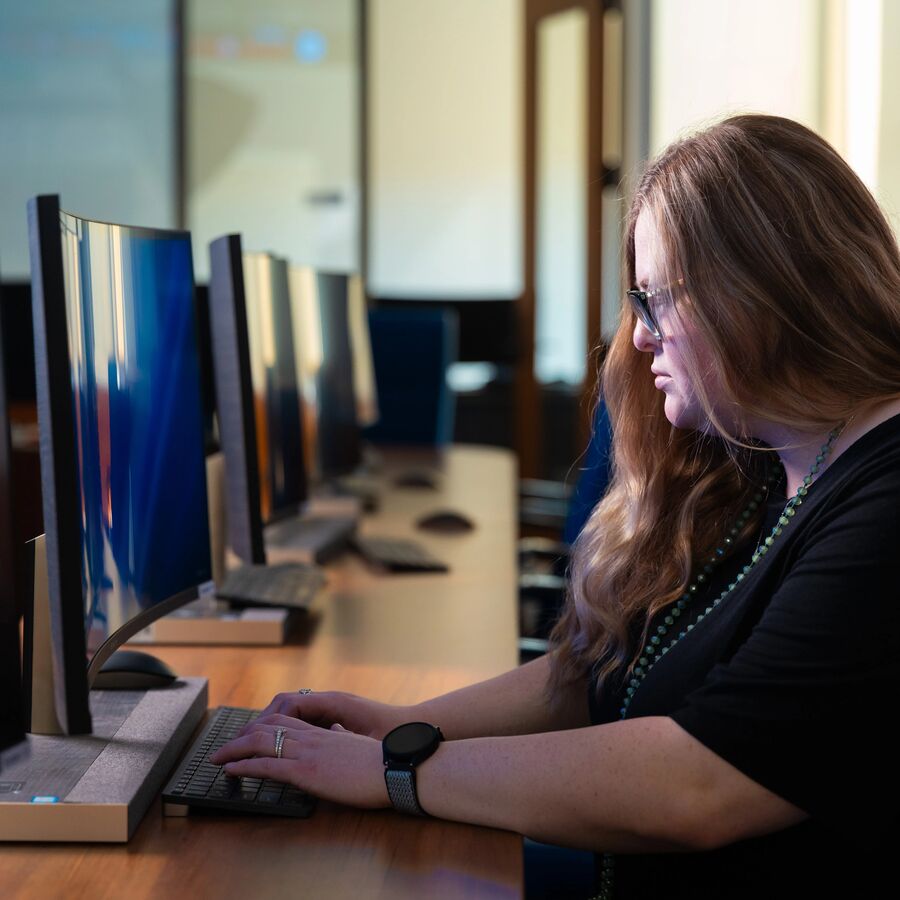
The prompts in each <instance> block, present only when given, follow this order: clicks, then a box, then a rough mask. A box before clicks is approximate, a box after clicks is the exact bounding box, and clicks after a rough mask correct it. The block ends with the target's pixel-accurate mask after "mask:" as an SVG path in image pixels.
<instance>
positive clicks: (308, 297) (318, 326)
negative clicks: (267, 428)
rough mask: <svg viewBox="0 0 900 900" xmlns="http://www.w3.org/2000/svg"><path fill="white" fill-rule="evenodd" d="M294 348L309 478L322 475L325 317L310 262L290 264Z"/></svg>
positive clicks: (304, 450) (316, 477) (304, 449)
mask: <svg viewBox="0 0 900 900" xmlns="http://www.w3.org/2000/svg"><path fill="white" fill-rule="evenodd" d="M289 284H290V294H291V318H292V321H293V324H294V350H295V357H296V360H297V377H298V381H299V383H300V395H301V398H302V401H303V402H302V415H303V453H304V458H305V459H306V466H307V472H309V475H310V478H314V479H318V478H319V477H320V475H321V465H320V461H319V398H318V380H319V369H321V368H322V360H323V358H324V349H323V347H322V318H321V316H320V315H319V298H318V295H317V293H316V273H315V270H314V269H313V268H312V267H311V266H291V267H290V272H289Z"/></svg>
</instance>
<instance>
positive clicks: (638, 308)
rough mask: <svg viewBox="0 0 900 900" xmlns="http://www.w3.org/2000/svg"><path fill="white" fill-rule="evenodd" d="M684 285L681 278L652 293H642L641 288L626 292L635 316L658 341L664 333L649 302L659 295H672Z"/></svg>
mask: <svg viewBox="0 0 900 900" xmlns="http://www.w3.org/2000/svg"><path fill="white" fill-rule="evenodd" d="M683 284H684V279H683V278H679V279H678V281H673V282H672V283H671V284H666V285H663V286H662V287H658V288H654V289H653V290H652V291H642V290H640V289H639V288H632V289H631V290H630V291H625V295H626V296H627V297H628V299H629V300H630V301H631V308H632V309H633V310H634V314H635V315H636V316H637V317H638V319H640V321H641V324H642V325H643V326H644V328H646V329H647V331H649V332H650V334H652V335H653V337H654V338H656V340H658V341H661V340H663V332H662V328H660V325H659V322H658V321H657V319H656V316H655V315H654V314H653V310H652V309H651V308H650V303H649V300H650V298H651V297H656V296H658V295H659V294H664V293H666V292H668V293H671V292H672V289H673V288H676V287H679V286H680V285H683Z"/></svg>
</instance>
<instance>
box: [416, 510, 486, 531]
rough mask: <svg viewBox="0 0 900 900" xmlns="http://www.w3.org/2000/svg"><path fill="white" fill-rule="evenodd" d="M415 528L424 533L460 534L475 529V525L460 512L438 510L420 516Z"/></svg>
mask: <svg viewBox="0 0 900 900" xmlns="http://www.w3.org/2000/svg"><path fill="white" fill-rule="evenodd" d="M416 527H417V528H422V529H424V530H425V531H436V532H439V533H441V534H462V533H463V532H465V531H471V530H472V529H473V528H474V527H475V523H474V522H473V521H472V520H471V519H470V518H469V517H468V516H466V515H463V513H461V512H455V511H454V510H452V509H439V510H437V511H435V512H433V513H429V514H428V515H426V516H422V518H421V519H419V520H418V521H417V522H416Z"/></svg>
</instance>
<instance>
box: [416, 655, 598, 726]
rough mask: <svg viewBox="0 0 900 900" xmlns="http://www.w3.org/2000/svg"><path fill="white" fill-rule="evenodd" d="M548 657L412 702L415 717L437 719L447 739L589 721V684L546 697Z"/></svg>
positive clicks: (579, 684)
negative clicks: (430, 697)
mask: <svg viewBox="0 0 900 900" xmlns="http://www.w3.org/2000/svg"><path fill="white" fill-rule="evenodd" d="M549 674H550V666H549V657H548V656H542V657H540V658H539V659H536V660H535V661H534V662H530V663H528V664H527V665H524V666H519V667H518V668H516V669H512V670H511V671H509V672H505V673H504V674H503V675H499V676H497V677H496V678H492V679H490V680H488V681H482V682H479V683H478V684H473V685H470V686H469V687H465V688H460V689H459V690H457V691H453V692H451V693H449V694H443V695H441V696H440V697H435V698H433V699H431V700H426V701H424V702H423V703H419V704H417V705H416V706H414V707H413V708H412V712H413V713H414V715H415V717H416V718H417V719H420V720H422V721H425V722H431V723H432V724H434V725H438V726H439V727H440V728H441V730H442V732H443V733H444V736H445V737H446V738H447V739H448V740H460V739H462V738H472V737H485V736H488V735H511V734H532V733H535V732H540V731H555V730H559V729H564V728H578V727H580V726H582V725H587V724H588V703H587V684H586V682H579V683H578V684H575V685H571V686H570V687H569V688H567V689H566V690H565V691H564V692H563V693H562V695H561V696H559V697H558V699H557V700H556V701H554V702H551V701H550V700H549V698H548V692H547V679H548V677H549Z"/></svg>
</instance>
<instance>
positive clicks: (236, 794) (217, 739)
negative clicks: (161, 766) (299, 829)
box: [162, 706, 316, 819]
mask: <svg viewBox="0 0 900 900" xmlns="http://www.w3.org/2000/svg"><path fill="white" fill-rule="evenodd" d="M259 713H260V711H259V710H257V709H242V708H240V707H235V706H220V707H218V708H217V709H214V710H212V714H211V716H210V718H209V720H208V721H207V723H206V725H205V726H204V728H203V731H202V732H201V734H200V736H199V737H198V738H197V740H196V741H194V743H193V745H192V746H191V749H190V750H189V751H188V754H187V756H185V758H184V760H183V761H182V763H181V765H180V766H179V767H178V769H177V770H176V772H175V774H174V775H173V776H172V778H171V779H170V780H169V783H168V784H167V785H166V786H165V788H164V789H163V793H162V799H163V803H165V804H167V805H170V804H174V805H177V806H188V807H197V808H199V809H214V810H215V809H218V810H225V811H232V812H242V813H250V814H261V815H267V816H293V817H295V818H301V819H302V818H306V817H307V816H309V815H310V814H311V813H312V811H313V809H314V808H315V803H316V801H315V798H314V797H312V796H310V795H309V794H307V793H305V792H304V791H301V790H299V789H298V788H295V787H294V786H293V785H290V784H283V783H282V782H280V781H272V780H270V779H268V778H265V779H263V778H232V777H230V776H228V775H226V774H225V770H224V769H223V768H222V767H221V766H215V765H213V764H212V763H211V762H209V756H210V754H212V753H213V752H214V751H215V750H217V749H218V748H219V747H221V746H222V745H223V744H227V743H228V741H230V740H231V739H232V738H234V737H237V733H238V731H240V730H241V728H243V726H244V725H246V724H247V723H248V722H250V721H252V720H253V719H255V718H256V717H257V716H258V715H259Z"/></svg>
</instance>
